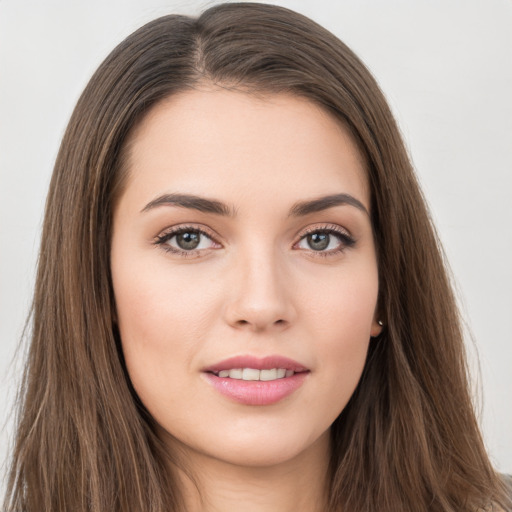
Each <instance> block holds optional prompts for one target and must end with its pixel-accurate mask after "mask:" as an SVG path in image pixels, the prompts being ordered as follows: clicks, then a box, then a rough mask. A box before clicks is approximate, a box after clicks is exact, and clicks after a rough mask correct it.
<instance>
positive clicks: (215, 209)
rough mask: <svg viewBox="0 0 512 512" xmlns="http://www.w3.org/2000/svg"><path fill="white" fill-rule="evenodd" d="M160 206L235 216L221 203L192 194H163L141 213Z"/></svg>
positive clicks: (232, 211)
mask: <svg viewBox="0 0 512 512" xmlns="http://www.w3.org/2000/svg"><path fill="white" fill-rule="evenodd" d="M158 206H178V207H180V208H189V209H192V210H198V211H200V212H203V213H215V214H217V215H225V216H229V217H233V216H234V210H233V209H232V208H230V207H229V206H227V205H226V204H224V203H222V202H221V201H217V200H216V199H207V198H205V197H200V196H195V195H192V194H163V195H161V196H159V197H157V198H156V199H153V201H151V202H149V203H148V204H147V205H146V206H145V207H144V208H143V209H142V210H141V212H147V211H149V210H152V209H154V208H157V207H158Z"/></svg>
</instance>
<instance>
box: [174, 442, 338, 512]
mask: <svg viewBox="0 0 512 512" xmlns="http://www.w3.org/2000/svg"><path fill="white" fill-rule="evenodd" d="M328 465H329V433H328V432H326V433H325V434H324V435H323V436H322V437H321V438H320V439H319V440H317V441H316V442H315V443H314V444H313V445H312V446H310V447H309V448H308V449H307V450H306V451H305V452H302V453H300V454H299V455H297V456H296V457H294V458H293V459H291V460H287V461H284V462H280V463H277V464H272V465H268V466H259V467H251V466H240V465H235V464H230V463H228V462H226V461H221V460H219V459H215V458H211V457H208V456H206V455H204V454H199V453H197V452H192V453H190V452H189V453H187V464H186V469H187V474H188V475H189V476H187V475H186V474H185V472H184V471H182V470H178V475H177V476H178V479H179V481H180V483H181V489H182V492H183V499H184V510H186V511H187V512H221V511H222V512H224V511H226V510H243V511H244V512H277V511H279V512H292V511H293V512H301V511H307V512H321V511H322V512H323V511H325V510H326V508H327V490H328Z"/></svg>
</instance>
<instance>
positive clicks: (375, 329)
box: [370, 316, 384, 338]
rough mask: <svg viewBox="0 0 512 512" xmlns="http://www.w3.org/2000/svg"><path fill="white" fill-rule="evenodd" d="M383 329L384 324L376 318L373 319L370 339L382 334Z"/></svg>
mask: <svg viewBox="0 0 512 512" xmlns="http://www.w3.org/2000/svg"><path fill="white" fill-rule="evenodd" d="M383 328H384V322H383V321H382V320H378V319H377V316H375V317H374V318H373V322H372V328H371V330H370V336H371V337H372V338H376V337H377V336H379V334H380V333H381V332H382V329H383Z"/></svg>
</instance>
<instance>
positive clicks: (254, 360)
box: [203, 355, 308, 372]
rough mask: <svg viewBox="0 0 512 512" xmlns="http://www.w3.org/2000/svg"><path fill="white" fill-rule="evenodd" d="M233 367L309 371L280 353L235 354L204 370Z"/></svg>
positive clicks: (219, 369)
mask: <svg viewBox="0 0 512 512" xmlns="http://www.w3.org/2000/svg"><path fill="white" fill-rule="evenodd" d="M233 368H253V369H255V370H271V369H272V368H284V369H285V370H293V371H294V372H304V371H308V368H306V367H305V366H304V365H302V364H300V363H298V362H297V361H294V360H293V359H289V358H288V357H283V356H279V355H272V356H266V357H255V356H249V355H245V356H235V357H230V358H229V359H224V360H223V361H219V362H218V363H215V364H212V365H211V366H207V367H206V368H203V371H204V372H220V371H222V370H231V369H233Z"/></svg>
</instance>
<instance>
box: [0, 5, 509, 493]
mask: <svg viewBox="0 0 512 512" xmlns="http://www.w3.org/2000/svg"><path fill="white" fill-rule="evenodd" d="M214 3H216V2H211V1H210V2H207V1H188V2H185V1H172V0H169V1H163V0H110V1H105V0H88V1H87V2H85V1H82V2H70V1H69V0H45V1H41V0H0V173H1V174H0V426H1V427H3V428H2V430H1V432H0V460H3V459H4V458H5V455H6V450H7V447H8V444H9V442H10V441H11V439H12V433H13V429H12V425H13V423H12V417H11V416H10V415H9V411H10V409H11V405H12V401H13V397H14V394H15V391H16V383H17V380H18V379H19V376H20V373H21V367H22V365H21V359H20V358H19V357H18V358H17V359H15V360H13V357H14V352H15V348H16V346H17V345H18V340H19V338H20V336H21V334H22V329H23V324H24V320H25V317H26V315H27V312H28V307H29V304H30V300H31V291H32V287H33V283H34V269H35V265H36V260H37V250H38V245H39V236H40V227H41V223H42V215H43V207H44V201H45V195H46V189H47V186H48V183H49V179H50V174H51V171H52V166H53V163H54V160H55V157H56V153H57V150H58V146H59V143H60V139H61V137H62V134H63V131H64V129H65V126H66V124H67V121H68V119H69V116H70V114H71V111H72V109H73V107H74V104H75V102H76V100H77V99H78V96H79V94H80V92H81V91H82V89H83V88H84V86H85V84H86V83H87V80H88V79H89V77H90V76H91V74H92V73H93V71H94V70H95V69H96V67H97V66H98V65H99V63H100V62H101V61H102V60H103V58H104V57H105V56H106V55H107V54H108V53H109V52H110V50H111V49H113V47H114V46H115V45H116V44H117V43H119V42H120V41H121V40H122V39H123V38H124V37H126V36H127V35H128V34H129V33H131V32H132V31H133V30H135V29H136V28H138V27H139V26H141V25H142V24H144V23H145V22H147V21H149V20H151V19H153V18H155V17H157V16H160V15H164V14H168V13H171V12H178V13H183V14H192V15H195V14H197V13H199V12H200V11H201V10H202V9H204V8H205V7H209V6H211V5H213V4H214ZM274 3H279V4H280V5H283V6H285V7H289V8H291V9H294V10H297V11H299V12H302V13H304V14H306V15H307V16H309V17H311V18H313V19H315V20H316V21H318V22H319V23H320V24H322V25H324V26H325V27H327V28H328V29H330V30H331V31H332V32H334V33H335V34H336V35H337V36H338V37H340V38H341V39H342V40H343V41H344V42H346V43H347V44H348V45H349V46H350V47H351V48H352V49H353V50H355V51H356V53H357V54H358V55H359V56H360V57H361V58H362V59H363V61H364V62H365V63H366V64H367V65H368V66H369V68H370V69H371V70H372V72H373V73H374V74H375V76H376V77H377V79H378V81H379V83H380V84H381V87H382V88H383V90H384V93H385V94H386V96H387V98H388V100H389V102H390V104H391V107H392V109H393V111H394V113H395V115H396V117H397V119H398V121H399V124H400V127H401V130H402V132H403V135H404V138H405V140H406V143H407V146H408V148H409V150H410V153H411V155H412V159H413V161H414V164H415V168H416V169H417V172H418V175H419V178H420V181H421V183H422V184H423V187H424V190H425V193H426V196H427V199H428V201H429V204H430V206H431V209H432V213H433V217H434V219H435V221H436V223H437V226H438V229H439V232H440V236H441V239H442V241H443V243H444V245H445V249H446V253H447V255H448V259H449V261H450V263H451V267H452V270H453V273H454V277H455V280H456V283H457V288H458V293H459V296H460V302H461V308H462V311H463V315H464V318H465V321H466V323H467V325H468V332H469V331H471V333H472V337H471V336H470V335H469V334H468V347H469V351H470V354H471V361H472V367H473V368H474V370H475V372H474V373H475V377H474V381H473V382H474V388H475V393H476V392H478V390H479V389H480V390H481V393H480V401H481V402H482V403H483V407H482V413H481V424H482V428H483V432H484V437H485V441H486V444H487V446H488V448H489V451H490V454H491V456H492V459H493V461H494V463H495V465H496V467H497V468H498V469H499V470H501V471H505V472H508V473H512V400H511V395H512V334H511V333H512V320H511V319H512V150H511V143H512V30H511V27H512V2H511V1H510V0H479V1H474V0H434V1H433V0H402V1H399V0H289V1H285V0H283V1H277V2H274ZM62 250H65V247H63V248H62ZM472 340H474V342H473V341H472ZM475 347H476V348H475ZM476 352H478V356H479V362H480V369H481V372H480V375H481V377H480V378H479V377H478V375H477V373H478V364H477V359H476ZM21 354H22V352H21ZM446 392H447V393H449V392H450V390H449V389H448V390H446ZM2 474H3V470H2V473H0V477H1V475H2ZM0 491H2V487H1V486H0ZM2 494H3V492H0V496H1V495H2Z"/></svg>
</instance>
